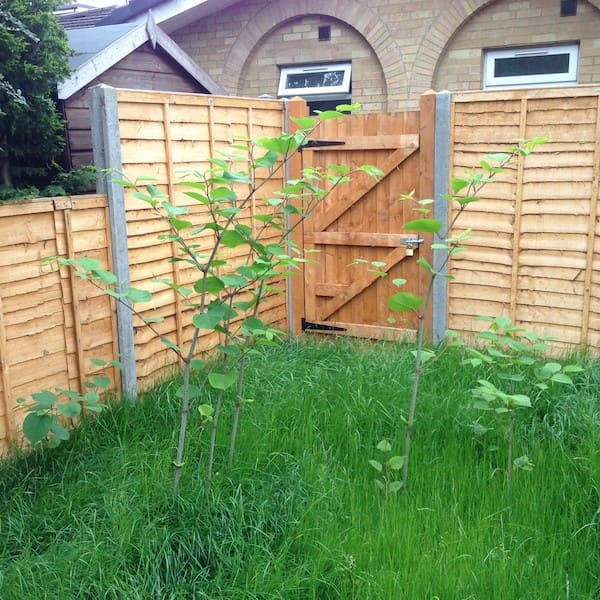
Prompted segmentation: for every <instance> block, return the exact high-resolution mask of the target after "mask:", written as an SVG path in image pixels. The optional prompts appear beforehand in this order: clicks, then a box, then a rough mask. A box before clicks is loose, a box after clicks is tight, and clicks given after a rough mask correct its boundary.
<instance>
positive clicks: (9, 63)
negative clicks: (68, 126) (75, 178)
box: [0, 0, 70, 185]
mask: <svg viewBox="0 0 600 600" xmlns="http://www.w3.org/2000/svg"><path fill="white" fill-rule="evenodd" d="M56 6H57V1H56V0H2V4H1V6H0V183H4V184H8V185H10V184H11V183H12V178H11V171H12V172H13V174H14V176H15V179H16V178H18V174H19V172H21V173H26V174H27V175H30V176H31V175H34V174H35V173H36V172H38V173H40V172H43V171H45V170H46V168H47V166H48V165H49V164H50V163H51V162H52V160H53V159H54V158H55V157H56V156H57V155H58V154H59V153H60V152H61V150H62V147H63V144H64V136H63V131H64V123H63V120H62V118H61V116H60V114H59V112H58V110H57V107H56V103H55V99H54V98H55V95H56V84H57V83H58V82H59V81H61V80H62V79H64V78H65V77H66V76H67V75H68V74H69V64H68V56H69V54H70V49H69V44H68V41H67V36H66V33H65V31H64V29H63V28H62V27H61V26H60V25H59V23H58V22H57V20H56V17H55V16H54V15H53V14H52V11H53V10H54V9H55V8H56Z"/></svg>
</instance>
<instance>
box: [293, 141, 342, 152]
mask: <svg viewBox="0 0 600 600" xmlns="http://www.w3.org/2000/svg"><path fill="white" fill-rule="evenodd" d="M345 145H346V142H345V141H344V140H308V142H306V144H304V145H303V146H300V150H302V148H325V147H327V146H345Z"/></svg>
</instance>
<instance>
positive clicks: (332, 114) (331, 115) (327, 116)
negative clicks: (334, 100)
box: [315, 110, 344, 121]
mask: <svg viewBox="0 0 600 600" xmlns="http://www.w3.org/2000/svg"><path fill="white" fill-rule="evenodd" d="M315 112H316V113H317V116H318V117H319V120H320V121H329V120H331V119H339V118H340V117H343V116H344V113H341V112H339V111H337V110H316V111H315Z"/></svg>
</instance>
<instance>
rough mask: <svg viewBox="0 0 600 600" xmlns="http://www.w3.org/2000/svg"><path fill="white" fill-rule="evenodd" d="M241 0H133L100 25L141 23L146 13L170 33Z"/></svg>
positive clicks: (108, 16)
mask: <svg viewBox="0 0 600 600" xmlns="http://www.w3.org/2000/svg"><path fill="white" fill-rule="evenodd" d="M239 2H240V0H131V1H130V2H129V4H126V5H125V6H122V7H119V8H117V9H115V10H113V11H112V12H111V13H110V14H109V15H107V16H106V17H104V18H103V19H102V20H101V21H99V22H98V25H114V24H117V23H140V22H143V21H144V20H145V19H146V14H147V13H148V11H149V10H152V14H153V16H154V19H155V21H156V22H157V23H159V24H160V26H161V27H162V29H163V30H164V31H166V32H168V33H170V32H172V31H175V30H177V29H179V28H180V27H184V26H185V25H188V24H189V23H191V22H193V21H197V20H199V19H202V18H204V17H207V16H208V15H211V14H213V13H216V12H218V11H221V10H223V9H225V8H228V7H229V6H232V5H234V4H237V3H239Z"/></svg>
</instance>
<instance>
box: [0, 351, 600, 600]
mask: <svg viewBox="0 0 600 600" xmlns="http://www.w3.org/2000/svg"><path fill="white" fill-rule="evenodd" d="M580 360H581V361H583V364H584V365H585V367H586V369H585V371H584V373H582V374H580V375H578V377H577V382H576V385H575V386H573V387H565V386H562V387H559V388H557V389H556V390H554V389H553V390H552V394H553V395H551V396H550V397H549V398H548V400H547V402H545V403H544V404H543V406H542V405H538V406H537V407H534V409H532V410H524V411H523V412H520V413H519V415H518V416H519V423H518V436H517V448H516V451H517V452H519V453H520V454H527V456H528V457H529V459H530V461H531V462H532V463H533V464H534V468H533V470H532V471H516V472H515V473H514V475H513V480H512V481H511V483H510V485H509V484H507V482H506V480H505V472H504V468H505V457H506V445H505V441H504V439H503V436H502V433H501V432H494V431H491V432H488V433H487V434H486V435H485V436H483V437H478V436H476V435H475V433H474V429H473V427H472V424H473V422H474V421H475V420H476V419H477V418H478V417H480V414H479V413H477V412H475V411H474V410H473V409H472V408H470V407H469V402H470V395H469V390H470V389H471V387H472V386H473V384H474V382H475V381H476V379H477V378H478V377H480V376H481V373H478V372H477V371H475V370H473V369H471V368H470V367H464V366H462V365H461V356H460V354H459V353H458V351H456V352H448V353H446V354H444V355H443V356H442V358H440V359H439V360H438V361H437V362H436V363H435V364H434V365H433V366H432V367H431V368H430V370H429V371H427V373H426V375H425V377H424V379H423V383H422V399H421V401H420V402H421V403H420V406H419V414H418V419H417V424H416V431H415V439H414V446H413V450H412V462H411V480H410V483H409V489H408V490H407V491H401V492H400V493H398V494H390V495H388V497H387V498H386V497H385V496H384V495H382V493H381V491H380V490H378V488H377V487H376V485H375V483H374V479H375V478H376V476H377V473H376V471H375V470H374V469H373V468H372V467H371V466H370V465H369V460H370V459H378V460H379V459H381V458H382V455H381V453H380V452H379V451H378V450H377V449H376V445H377V443H378V442H379V441H380V440H382V439H388V440H389V441H390V442H391V444H392V447H393V451H394V452H393V453H394V454H402V450H403V438H402V434H403V429H402V417H403V415H404V414H405V412H406V408H407V402H408V393H409V389H410V381H411V369H412V362H413V358H412V355H411V354H410V347H408V346H406V345H401V344H386V343H361V342H350V341H347V340H346V341H344V340H337V341H328V340H326V341H324V342H320V343H298V342H290V343H286V344H282V345H281V346H279V347H276V348H270V349H265V350H263V351H261V353H260V354H259V355H257V356H255V357H254V358H253V360H252V362H251V363H250V366H249V368H248V373H247V391H246V397H247V398H249V399H252V400H254V401H253V402H252V403H249V404H248V405H247V407H246V408H245V410H244V413H243V417H242V424H241V430H240V435H239V439H238V447H237V454H236V463H235V468H234V470H233V471H232V472H224V470H223V468H222V465H224V464H225V461H226V454H227V450H228V447H227V445H228V437H227V432H226V431H225V430H223V439H222V445H221V446H220V448H219V452H220V455H219V458H218V460H219V461H220V465H221V466H220V467H218V470H219V469H220V471H219V472H218V473H217V475H216V476H215V480H214V483H213V485H212V488H211V489H207V486H206V477H205V465H206V452H207V446H208V432H207V431H204V432H202V431H200V429H199V427H198V425H197V423H195V424H193V425H192V431H191V435H190V438H189V448H188V451H187V454H186V460H187V462H186V464H185V467H184V474H183V477H182V480H181V483H180V488H179V495H178V497H177V498H174V497H173V494H172V488H171V477H172V464H171V462H172V460H173V458H174V448H175V445H176V434H177V431H176V425H177V422H178V416H177V413H178V407H177V400H176V398H175V389H176V387H177V383H176V382H170V383H166V384H163V385H161V386H159V387H157V388H156V389H154V390H152V391H151V392H149V393H148V394H146V395H144V397H143V398H141V399H140V403H139V404H138V406H137V407H135V408H131V407H128V406H116V407H114V408H112V409H110V410H108V411H105V412H104V413H103V414H102V415H100V417H99V418H98V419H95V420H94V421H90V422H86V423H84V425H83V426H82V428H81V431H80V432H79V433H78V434H77V435H75V436H73V438H72V440H71V441H69V442H68V443H67V444H65V445H64V446H62V447H60V448H59V449H57V450H53V451H47V452H44V453H35V454H33V455H30V456H27V457H21V458H19V459H14V460H10V461H8V462H7V463H5V464H4V465H3V466H2V467H0V490H1V506H0V561H1V562H0V598H3V599H6V600H12V599H14V600H20V599H33V600H35V599H38V598H39V599H49V600H51V599H59V598H60V599H70V598H77V599H87V598H89V599H100V598H109V599H126V600H150V599H160V600H171V599H205V598H206V599H211V600H221V599H222V600H236V599H240V600H241V599H244V600H246V599H261V600H266V599H276V598H277V599H285V600H292V599H298V600H304V599H307V600H308V599H315V600H326V599H334V598H336V599H337V598H339V599H342V600H347V599H353V598H355V599H360V600H368V599H383V600H387V599H389V600H395V599H408V600H413V599H414V600H422V599H431V600H432V599H434V598H439V599H442V600H452V599H457V600H458V599H464V600H467V599H478V600H495V599H507V600H513V599H515V600H516V599H523V600H525V599H526V600H532V599H547V600H557V599H559V598H564V599H567V600H575V599H589V600H592V599H595V598H599V597H600V534H599V527H600V493H599V490H600V399H599V398H600V363H598V361H597V360H592V359H590V358H586V357H584V358H583V359H580Z"/></svg>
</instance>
